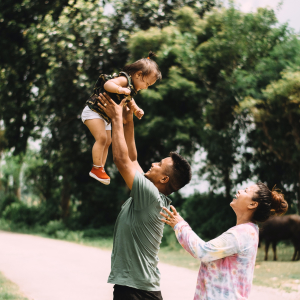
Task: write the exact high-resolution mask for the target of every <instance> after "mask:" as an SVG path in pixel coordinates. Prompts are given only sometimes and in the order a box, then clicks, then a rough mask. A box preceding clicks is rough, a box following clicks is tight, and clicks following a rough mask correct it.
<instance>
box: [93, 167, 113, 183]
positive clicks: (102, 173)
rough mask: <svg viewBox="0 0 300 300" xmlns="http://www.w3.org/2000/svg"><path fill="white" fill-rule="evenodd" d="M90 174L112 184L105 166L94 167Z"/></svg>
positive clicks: (102, 181)
mask: <svg viewBox="0 0 300 300" xmlns="http://www.w3.org/2000/svg"><path fill="white" fill-rule="evenodd" d="M89 175H90V176H91V177H93V178H95V179H96V180H98V181H100V182H101V183H103V184H106V185H108V184H110V177H109V176H108V175H107V174H106V172H105V171H104V169H103V167H100V168H95V167H93V168H92V170H91V172H90V173H89Z"/></svg>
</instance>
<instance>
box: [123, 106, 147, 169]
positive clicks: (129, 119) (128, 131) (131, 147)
mask: <svg viewBox="0 0 300 300" xmlns="http://www.w3.org/2000/svg"><path fill="white" fill-rule="evenodd" d="M123 119H125V121H126V124H124V136H125V140H126V143H127V148H128V155H129V158H130V159H131V161H132V162H133V163H134V165H135V168H136V170H137V171H139V172H140V173H143V170H142V168H141V166H140V165H139V163H138V161H137V150H136V145H135V138H134V122H133V111H132V109H129V108H127V107H124V108H123Z"/></svg>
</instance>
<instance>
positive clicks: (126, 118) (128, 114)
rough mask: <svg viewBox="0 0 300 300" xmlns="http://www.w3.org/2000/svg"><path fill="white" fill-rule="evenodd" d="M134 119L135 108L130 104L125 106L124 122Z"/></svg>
mask: <svg viewBox="0 0 300 300" xmlns="http://www.w3.org/2000/svg"><path fill="white" fill-rule="evenodd" d="M132 121H133V109H132V108H129V107H128V105H125V106H123V124H127V123H128V122H132Z"/></svg>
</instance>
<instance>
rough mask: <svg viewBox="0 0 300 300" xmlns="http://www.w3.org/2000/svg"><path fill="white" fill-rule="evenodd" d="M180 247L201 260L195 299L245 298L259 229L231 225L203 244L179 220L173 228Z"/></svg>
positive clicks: (249, 225) (250, 283) (253, 226)
mask: <svg viewBox="0 0 300 300" xmlns="http://www.w3.org/2000/svg"><path fill="white" fill-rule="evenodd" d="M174 230H175V233H176V237H177V239H178V241H179V243H180V244H181V246H182V247H183V248H184V249H185V250H186V251H188V252H189V253H190V254H191V255H192V256H193V257H195V258H197V259H199V260H200V261H201V266H200V270H199V274H198V279H197V286H196V292H195V297H194V300H225V299H226V300H227V299H228V300H237V299H239V300H242V299H243V300H244V299H248V297H249V294H250V290H251V286H252V279H253V272H254V265H255V258H256V253H257V246H258V226H257V225H255V224H253V223H246V224H241V225H237V226H234V227H232V228H230V229H229V230H227V231H226V232H224V233H223V234H222V235H220V236H219V237H217V238H215V239H213V240H211V241H209V242H205V241H203V240H202V239H201V238H200V237H199V236H197V235H196V234H195V232H194V231H193V230H192V229H191V227H190V226H189V224H188V223H186V222H185V221H181V222H179V223H177V224H176V226H175V227H174Z"/></svg>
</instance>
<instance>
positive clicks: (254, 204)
mask: <svg viewBox="0 0 300 300" xmlns="http://www.w3.org/2000/svg"><path fill="white" fill-rule="evenodd" d="M257 206H258V202H257V201H252V202H251V203H250V204H249V205H248V208H249V209H256V208H257Z"/></svg>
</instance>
